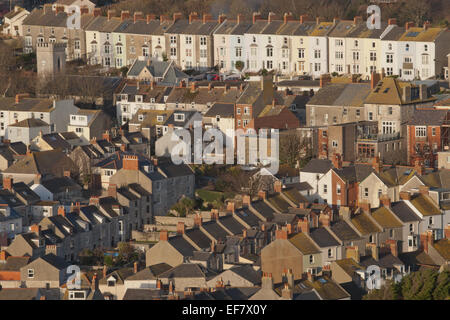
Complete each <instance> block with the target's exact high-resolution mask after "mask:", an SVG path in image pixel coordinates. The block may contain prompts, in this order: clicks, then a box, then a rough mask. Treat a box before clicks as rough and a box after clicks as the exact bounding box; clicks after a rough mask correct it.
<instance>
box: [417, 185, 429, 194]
mask: <svg viewBox="0 0 450 320" xmlns="http://www.w3.org/2000/svg"><path fill="white" fill-rule="evenodd" d="M419 192H420V194H423V195H424V196H428V195H429V194H430V187H428V186H419Z"/></svg>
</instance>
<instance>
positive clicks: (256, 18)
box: [253, 12, 261, 24]
mask: <svg viewBox="0 0 450 320" xmlns="http://www.w3.org/2000/svg"><path fill="white" fill-rule="evenodd" d="M257 20H261V13H259V12H253V24H255V23H256V21H257Z"/></svg>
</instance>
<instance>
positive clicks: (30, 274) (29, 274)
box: [28, 269, 34, 278]
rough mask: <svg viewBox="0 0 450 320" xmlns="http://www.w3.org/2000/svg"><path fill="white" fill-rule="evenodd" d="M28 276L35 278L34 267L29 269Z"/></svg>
mask: <svg viewBox="0 0 450 320" xmlns="http://www.w3.org/2000/svg"><path fill="white" fill-rule="evenodd" d="M28 278H34V269H28Z"/></svg>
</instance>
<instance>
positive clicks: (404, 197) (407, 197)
mask: <svg viewBox="0 0 450 320" xmlns="http://www.w3.org/2000/svg"><path fill="white" fill-rule="evenodd" d="M400 199H401V200H411V194H410V193H409V192H407V191H401V192H400Z"/></svg>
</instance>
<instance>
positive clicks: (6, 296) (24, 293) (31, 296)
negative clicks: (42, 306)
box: [0, 288, 41, 300]
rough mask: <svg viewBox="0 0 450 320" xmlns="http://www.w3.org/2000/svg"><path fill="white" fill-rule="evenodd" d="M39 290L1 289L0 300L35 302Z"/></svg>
mask: <svg viewBox="0 0 450 320" xmlns="http://www.w3.org/2000/svg"><path fill="white" fill-rule="evenodd" d="M40 290H41V289H40V288H3V289H2V290H0V300H36V298H37V296H38V295H39V292H40Z"/></svg>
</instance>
